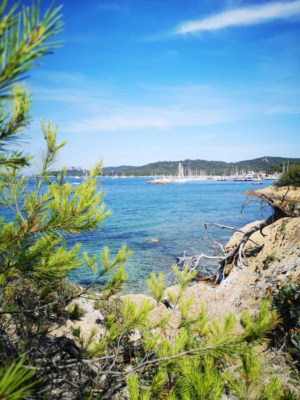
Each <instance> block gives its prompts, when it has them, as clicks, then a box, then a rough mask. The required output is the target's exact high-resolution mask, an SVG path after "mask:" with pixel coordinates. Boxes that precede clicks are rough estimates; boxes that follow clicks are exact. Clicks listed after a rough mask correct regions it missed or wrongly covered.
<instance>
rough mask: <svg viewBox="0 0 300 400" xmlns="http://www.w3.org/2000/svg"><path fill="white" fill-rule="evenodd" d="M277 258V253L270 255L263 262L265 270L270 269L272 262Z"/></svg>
mask: <svg viewBox="0 0 300 400" xmlns="http://www.w3.org/2000/svg"><path fill="white" fill-rule="evenodd" d="M275 257H276V253H275V251H273V252H272V253H271V254H269V255H268V256H267V257H266V258H265V259H264V261H263V264H264V267H265V268H268V266H269V265H270V263H271V262H272V261H274V260H275Z"/></svg>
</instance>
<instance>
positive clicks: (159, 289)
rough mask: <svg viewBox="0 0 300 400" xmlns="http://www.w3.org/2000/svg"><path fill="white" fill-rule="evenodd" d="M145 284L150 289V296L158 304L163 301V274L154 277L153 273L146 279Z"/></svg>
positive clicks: (164, 288)
mask: <svg viewBox="0 0 300 400" xmlns="http://www.w3.org/2000/svg"><path fill="white" fill-rule="evenodd" d="M146 283H147V285H148V286H149V288H150V289H151V294H152V296H153V297H154V299H155V300H156V301H157V302H158V303H159V302H161V301H162V300H163V298H164V295H165V290H166V287H165V285H164V283H163V274H162V273H159V274H158V277H156V275H155V273H154V272H151V273H150V278H148V279H146Z"/></svg>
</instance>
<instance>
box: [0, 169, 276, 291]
mask: <svg viewBox="0 0 300 400" xmlns="http://www.w3.org/2000/svg"><path fill="white" fill-rule="evenodd" d="M67 180H68V181H70V182H71V183H72V184H74V187H75V186H76V185H78V184H80V182H81V179H76V178H67ZM148 180H149V178H143V177H141V178H138V177H135V178H124V179H122V178H117V179H112V178H110V177H103V178H101V179H98V189H99V190H100V189H102V190H103V192H104V197H103V201H104V202H105V203H106V207H107V209H109V210H111V211H112V213H111V215H110V216H109V217H108V218H106V219H105V220H104V221H103V222H102V226H101V227H100V228H97V230H95V231H94V232H86V233H83V234H80V235H76V236H70V237H68V238H67V242H68V246H69V247H71V246H73V245H74V244H75V243H81V249H80V252H84V251H86V252H88V254H89V255H90V256H93V255H96V256H98V258H99V261H100V254H101V252H102V251H103V249H104V247H105V246H107V247H109V250H110V254H111V257H114V256H115V255H116V254H117V252H118V250H119V249H120V248H121V247H122V246H123V245H127V247H128V249H130V250H132V255H131V256H130V258H129V259H128V261H127V263H126V271H127V273H128V275H129V279H128V281H127V283H126V285H125V287H124V290H123V292H124V293H147V290H148V289H147V285H146V283H145V280H146V279H147V278H148V277H149V274H150V273H151V272H156V273H158V272H163V273H164V280H165V283H166V285H171V284H173V283H174V274H173V270H172V266H173V265H174V264H176V261H177V258H178V257H181V256H183V255H184V254H185V255H186V256H193V255H197V254H199V253H201V252H203V253H206V254H208V255H214V256H215V255H218V254H219V249H218V248H217V247H216V245H215V244H214V241H217V242H218V243H221V244H222V245H225V244H226V243H227V241H228V240H229V238H230V237H231V235H232V234H233V232H232V231H230V230H226V229H220V228H218V227H215V226H208V228H207V229H204V225H203V222H207V223H210V222H216V223H218V224H220V225H226V226H231V227H235V228H241V227H243V226H245V225H246V224H248V223H250V222H253V221H256V220H259V219H261V218H262V214H261V213H262V212H263V216H264V217H267V216H268V215H270V212H271V210H270V208H268V207H264V208H263V209H262V210H261V207H260V204H259V203H257V202H251V203H250V204H249V205H247V206H246V207H243V205H244V204H245V202H246V200H247V196H246V195H245V194H244V192H245V191H246V190H249V189H255V188H257V186H253V185H252V182H233V181H215V180H202V181H187V182H184V183H172V184H164V185H161V184H156V185H149V184H147V181H148ZM272 183H273V182H272V181H264V184H263V185H261V186H259V188H263V187H266V186H269V185H270V184H272ZM29 190H30V186H29ZM3 215H4V216H5V217H6V220H8V219H11V218H12V214H11V212H9V211H6V210H4V209H3V208H0V216H3ZM152 239H156V240H157V241H155V242H153V241H152ZM203 267H205V268H206V270H209V271H211V272H212V273H213V271H214V270H215V269H216V268H217V261H215V260H206V261H205V260H203V261H202V262H201V264H200V265H199V271H201V269H202V268H203ZM68 279H69V280H70V281H71V282H74V283H77V284H80V285H83V286H84V285H88V284H89V283H90V282H91V281H92V280H93V279H94V275H93V274H92V272H91V271H90V270H88V269H87V268H82V269H78V270H74V271H72V272H71V273H70V274H69V276H68ZM104 282H105V279H104V280H103V281H101V282H99V283H100V285H102V284H103V283H104Z"/></svg>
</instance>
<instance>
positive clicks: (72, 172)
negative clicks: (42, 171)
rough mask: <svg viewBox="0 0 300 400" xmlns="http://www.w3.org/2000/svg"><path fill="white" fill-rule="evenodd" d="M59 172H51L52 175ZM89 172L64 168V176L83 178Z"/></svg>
mask: <svg viewBox="0 0 300 400" xmlns="http://www.w3.org/2000/svg"><path fill="white" fill-rule="evenodd" d="M59 173H60V171H53V172H52V173H51V175H52V174H59ZM88 173H89V171H88V170H87V169H84V168H81V167H68V168H66V176H84V175H88Z"/></svg>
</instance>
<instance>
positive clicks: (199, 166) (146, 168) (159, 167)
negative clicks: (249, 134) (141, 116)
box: [122, 156, 300, 176]
mask: <svg viewBox="0 0 300 400" xmlns="http://www.w3.org/2000/svg"><path fill="white" fill-rule="evenodd" d="M179 162H181V163H182V165H183V167H184V170H185V173H188V172H189V171H192V172H195V173H196V174H197V175H200V174H203V175H205V174H207V175H222V174H223V173H224V174H226V175H227V174H228V175H230V174H235V173H236V172H238V173H242V172H243V171H244V172H247V171H249V170H251V171H254V172H258V171H262V170H263V171H268V170H270V171H269V172H270V173H271V169H272V167H274V166H276V168H275V170H277V169H278V166H279V168H281V169H282V164H283V163H287V162H289V163H290V164H295V163H300V158H285V157H269V156H265V157H260V158H255V159H253V160H245V161H238V162H233V163H227V162H225V161H207V160H184V161H159V162H156V163H151V164H147V165H143V166H141V167H134V168H128V169H123V168H122V174H124V175H127V176H128V175H134V176H149V175H177V174H178V164H179Z"/></svg>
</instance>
